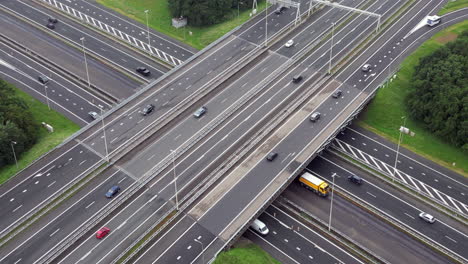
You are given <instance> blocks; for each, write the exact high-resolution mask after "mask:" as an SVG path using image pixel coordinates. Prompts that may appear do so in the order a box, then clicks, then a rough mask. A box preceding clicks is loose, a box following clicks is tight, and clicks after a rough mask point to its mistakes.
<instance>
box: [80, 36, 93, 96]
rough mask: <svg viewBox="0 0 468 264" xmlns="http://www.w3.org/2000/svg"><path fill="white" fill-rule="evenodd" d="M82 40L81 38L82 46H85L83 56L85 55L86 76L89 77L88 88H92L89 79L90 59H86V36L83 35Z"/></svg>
mask: <svg viewBox="0 0 468 264" xmlns="http://www.w3.org/2000/svg"><path fill="white" fill-rule="evenodd" d="M80 40H81V46H82V47H83V57H84V62H85V68H86V77H87V78H88V88H90V87H91V83H90V81H89V71H88V61H87V60H86V51H85V46H84V40H85V38H84V37H81V38H80Z"/></svg>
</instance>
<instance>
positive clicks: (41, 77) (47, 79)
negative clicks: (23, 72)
mask: <svg viewBox="0 0 468 264" xmlns="http://www.w3.org/2000/svg"><path fill="white" fill-rule="evenodd" d="M37 79H38V80H39V82H40V83H42V84H46V83H48V82H49V78H48V77H47V76H45V75H39V76H38V77H37Z"/></svg>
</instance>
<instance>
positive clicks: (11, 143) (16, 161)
mask: <svg viewBox="0 0 468 264" xmlns="http://www.w3.org/2000/svg"><path fill="white" fill-rule="evenodd" d="M16 144H17V143H16V141H10V146H11V150H13V157H14V158H15V163H16V168H18V160H17V159H16V153H15V147H13V145H16Z"/></svg>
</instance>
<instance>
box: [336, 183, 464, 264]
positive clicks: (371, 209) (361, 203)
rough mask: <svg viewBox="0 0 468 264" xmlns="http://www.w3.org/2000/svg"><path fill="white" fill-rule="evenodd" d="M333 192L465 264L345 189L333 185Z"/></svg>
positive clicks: (445, 249)
mask: <svg viewBox="0 0 468 264" xmlns="http://www.w3.org/2000/svg"><path fill="white" fill-rule="evenodd" d="M335 191H336V192H337V193H338V194H339V195H341V196H342V197H343V198H345V199H347V200H348V201H350V202H352V203H353V204H355V205H357V206H359V207H361V208H363V209H365V210H367V211H368V212H369V213H371V214H373V215H375V216H377V217H379V218H381V219H383V220H384V221H386V222H387V223H389V224H391V225H393V226H394V227H396V228H397V229H399V230H401V231H402V232H404V233H406V234H408V235H410V236H412V237H414V238H415V239H417V240H419V241H420V242H422V243H423V244H426V245H428V246H429V247H431V248H432V249H434V250H436V251H438V252H439V253H441V254H443V255H445V256H447V257H448V258H450V259H452V260H453V261H455V262H458V263H466V262H467V260H466V259H465V258H463V257H462V256H460V255H458V254H457V253H455V252H452V251H450V250H448V249H447V248H445V247H443V246H440V245H439V244H438V243H435V242H434V241H432V240H431V239H429V238H427V237H426V236H424V235H422V234H420V233H418V232H416V230H414V229H413V228H411V227H409V226H407V225H406V224H404V223H401V222H400V221H398V220H397V219H395V218H393V217H391V216H390V215H388V214H386V213H384V212H382V211H381V210H379V209H378V208H376V207H375V206H373V205H372V204H370V203H368V202H367V201H365V200H364V199H361V198H359V197H357V196H352V195H350V194H348V192H347V191H346V190H345V189H343V188H341V187H340V186H337V185H335ZM356 200H358V201H359V202H356Z"/></svg>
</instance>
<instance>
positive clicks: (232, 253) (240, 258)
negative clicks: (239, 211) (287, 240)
mask: <svg viewBox="0 0 468 264" xmlns="http://www.w3.org/2000/svg"><path fill="white" fill-rule="evenodd" d="M238 243H239V242H238ZM241 244H242V245H241ZM213 263H214V264H252V263H255V264H280V262H278V261H277V260H275V259H274V258H273V257H271V256H270V255H269V254H268V253H267V252H265V251H264V250H263V249H261V248H260V247H259V246H257V245H255V244H252V243H250V242H249V243H247V242H245V241H244V242H241V243H239V244H238V245H237V246H235V248H233V249H231V250H229V251H226V252H222V253H221V254H219V255H218V257H217V258H216V260H215V261H214V262H213Z"/></svg>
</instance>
